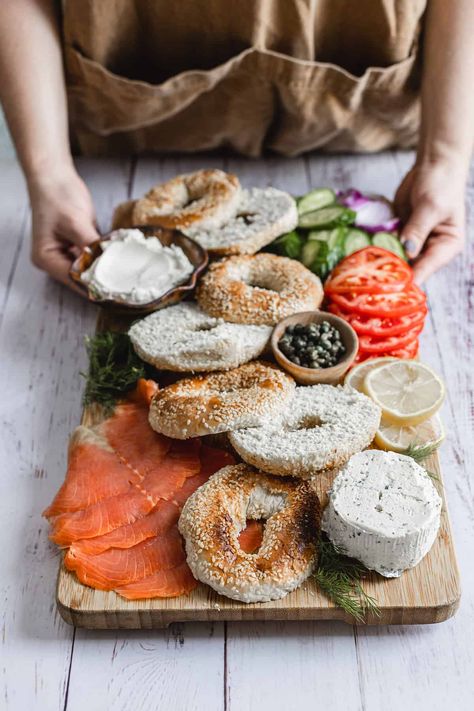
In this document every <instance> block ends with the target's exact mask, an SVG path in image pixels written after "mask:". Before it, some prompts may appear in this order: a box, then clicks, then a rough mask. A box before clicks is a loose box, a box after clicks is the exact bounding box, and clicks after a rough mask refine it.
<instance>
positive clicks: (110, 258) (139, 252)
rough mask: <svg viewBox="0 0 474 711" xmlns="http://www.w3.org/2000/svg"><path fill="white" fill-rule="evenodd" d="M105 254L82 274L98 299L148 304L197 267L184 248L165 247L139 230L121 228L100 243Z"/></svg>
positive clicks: (187, 276) (181, 282) (181, 281)
mask: <svg viewBox="0 0 474 711" xmlns="http://www.w3.org/2000/svg"><path fill="white" fill-rule="evenodd" d="M101 249H102V254H101V255H100V256H99V257H97V259H96V260H95V261H94V262H93V263H92V264H91V266H90V267H89V269H87V270H86V271H85V272H83V274H82V275H81V280H82V281H83V282H84V283H85V284H86V285H87V287H88V288H89V290H90V291H92V292H93V293H94V295H95V296H96V298H100V299H112V300H114V301H121V302H122V303H124V304H147V303H149V302H150V301H154V300H155V299H158V298H159V297H160V296H163V294H165V293H166V292H168V291H169V290H170V289H173V288H174V287H176V286H179V285H180V284H183V283H184V282H185V281H186V280H187V279H188V278H189V277H190V276H191V274H192V272H193V270H194V267H193V265H192V264H191V262H190V261H189V259H188V258H187V256H186V255H185V253H184V251H183V250H182V249H181V247H178V246H177V245H175V244H172V245H170V246H169V247H166V246H164V245H163V244H162V243H161V242H160V240H159V239H158V238H157V237H153V236H150V237H145V235H144V234H143V232H141V230H138V229H120V230H115V231H114V232H112V233H111V234H110V237H109V239H107V240H105V241H103V242H101Z"/></svg>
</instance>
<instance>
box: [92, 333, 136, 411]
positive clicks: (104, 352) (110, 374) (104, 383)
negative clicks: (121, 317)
mask: <svg viewBox="0 0 474 711" xmlns="http://www.w3.org/2000/svg"><path fill="white" fill-rule="evenodd" d="M86 349H87V353H88V355H89V372H88V373H81V375H82V376H83V377H84V378H86V380H87V382H86V390H85V393H84V405H90V404H92V403H99V404H100V405H102V406H103V407H104V408H105V410H106V411H107V412H110V410H112V409H113V407H114V406H115V403H116V401H117V400H118V399H119V398H120V397H122V396H123V395H124V394H125V393H127V392H128V391H129V390H132V388H134V387H135V385H136V383H137V380H138V379H139V378H143V377H145V364H144V363H143V361H142V360H140V358H139V357H138V356H137V354H136V353H135V351H134V350H133V347H132V344H131V342H130V339H129V337H128V336H127V334H126V333H115V332H113V331H104V332H103V333H97V334H96V335H95V336H92V337H90V338H86Z"/></svg>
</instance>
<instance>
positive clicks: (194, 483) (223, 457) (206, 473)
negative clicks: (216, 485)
mask: <svg viewBox="0 0 474 711" xmlns="http://www.w3.org/2000/svg"><path fill="white" fill-rule="evenodd" d="M199 458H200V470H199V472H198V473H197V474H194V476H191V477H189V478H188V479H186V481H185V482H184V484H183V485H182V486H181V488H179V489H178V490H177V491H176V492H175V494H174V496H173V502H174V503H175V504H176V506H179V508H180V509H182V508H183V506H184V504H185V503H186V501H187V500H188V499H189V497H190V496H191V494H194V492H195V491H196V489H199V487H200V486H202V485H203V484H205V483H206V481H207V480H208V479H209V477H210V476H211V475H212V474H215V472H217V471H219V469H222V467H226V466H227V465H228V464H235V459H234V457H233V456H232V454H230V452H225V451H224V450H223V449H215V448H214V447H208V446H207V445H205V444H203V445H201V450H200V457H199Z"/></svg>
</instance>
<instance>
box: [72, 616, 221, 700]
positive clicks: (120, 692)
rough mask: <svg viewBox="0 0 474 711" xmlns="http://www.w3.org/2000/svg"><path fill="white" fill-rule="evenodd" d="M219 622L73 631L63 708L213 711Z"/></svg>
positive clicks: (218, 670)
mask: <svg viewBox="0 0 474 711" xmlns="http://www.w3.org/2000/svg"><path fill="white" fill-rule="evenodd" d="M223 641H224V640H223V628H222V625H215V626H214V625H208V624H202V625H199V624H186V625H172V626H171V627H170V628H169V629H168V630H154V631H150V632H147V631H141V632H129V633H126V634H125V633H122V634H118V635H116V634H113V633H109V632H103V633H97V632H94V633H92V632H88V631H87V630H77V633H76V642H75V648H74V667H73V674H71V682H70V686H69V698H68V704H67V711H83V709H84V700H85V699H87V710H88V711H104V710H105V709H115V711H129V709H135V710H136V711H156V709H159V710H160V711H175V709H186V711H201V710H202V709H204V708H208V709H212V711H219V710H220V709H223V708H224V664H223Z"/></svg>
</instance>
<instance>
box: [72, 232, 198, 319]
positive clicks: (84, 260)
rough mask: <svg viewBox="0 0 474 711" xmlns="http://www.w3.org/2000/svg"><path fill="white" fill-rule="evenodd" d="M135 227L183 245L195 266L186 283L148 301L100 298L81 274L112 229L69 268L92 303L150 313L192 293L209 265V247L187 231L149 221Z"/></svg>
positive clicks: (131, 312) (130, 312)
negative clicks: (148, 223)
mask: <svg viewBox="0 0 474 711" xmlns="http://www.w3.org/2000/svg"><path fill="white" fill-rule="evenodd" d="M134 229H138V230H140V231H141V232H143V234H144V235H145V237H157V238H158V239H159V240H160V242H161V244H163V245H164V246H165V247H169V246H170V245H172V244H175V245H177V246H178V247H181V249H182V250H183V252H184V254H185V255H186V256H187V258H188V259H189V261H190V262H191V264H192V265H193V267H194V270H193V272H192V274H191V276H190V277H189V279H188V280H187V281H186V282H185V283H184V284H180V285H179V286H175V287H174V288H173V289H169V291H167V292H166V293H165V294H162V295H161V296H160V297H159V298H157V299H154V300H153V301H149V302H148V303H146V304H126V303H123V302H122V301H116V300H115V299H101V298H100V297H97V296H95V295H94V294H93V293H92V292H91V291H90V289H89V288H88V286H87V284H84V282H83V281H82V279H81V275H82V274H83V273H84V272H85V271H86V270H87V269H89V267H90V266H91V264H92V263H93V262H94V261H95V260H96V259H97V257H99V256H100V255H101V254H102V249H101V246H100V243H101V242H103V241H105V240H107V239H109V238H110V234H111V233H108V234H106V235H103V237H101V239H100V240H97V241H96V242H93V243H92V244H91V245H89V246H88V247H86V248H85V249H84V250H83V251H82V252H81V254H80V255H79V257H78V258H77V259H76V260H75V261H74V262H73V264H72V266H71V269H70V271H69V276H70V277H71V279H72V280H73V281H74V282H75V284H77V286H79V287H80V289H82V291H84V293H85V294H86V295H87V298H88V299H89V301H92V302H93V303H95V304H98V305H99V306H103V307H104V308H106V309H109V310H111V311H114V312H116V313H122V314H127V315H137V316H139V315H141V314H148V313H151V312H152V311H157V310H158V309H162V308H164V307H165V306H171V305H172V304H176V303H178V301H181V300H182V299H184V297H185V296H187V295H188V294H190V293H191V292H192V291H193V289H194V288H195V287H196V283H197V280H198V278H199V276H200V275H201V274H202V272H203V271H204V270H205V268H206V267H207V264H208V261H209V257H208V255H207V251H206V250H205V249H204V248H203V247H201V246H200V245H199V244H198V243H197V242H195V241H194V240H193V239H191V238H190V237H186V235H183V234H182V233H181V232H178V231H177V230H167V229H163V228H161V227H153V226H150V225H143V226H140V225H139V226H137V227H135V228H134Z"/></svg>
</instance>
